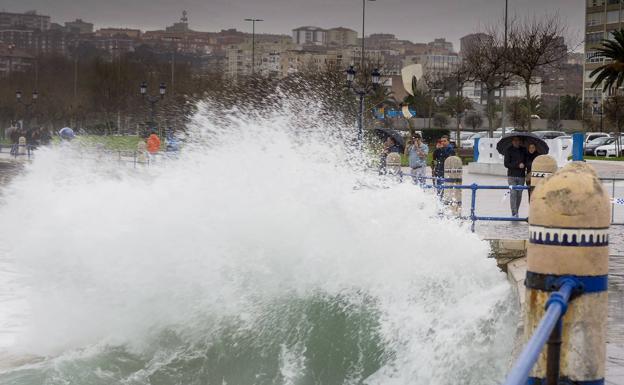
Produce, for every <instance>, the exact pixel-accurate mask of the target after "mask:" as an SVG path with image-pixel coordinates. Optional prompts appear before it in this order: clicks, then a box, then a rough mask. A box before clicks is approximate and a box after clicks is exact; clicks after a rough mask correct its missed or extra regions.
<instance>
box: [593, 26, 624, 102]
mask: <svg viewBox="0 0 624 385" xmlns="http://www.w3.org/2000/svg"><path fill="white" fill-rule="evenodd" d="M594 57H596V58H604V59H607V60H606V62H605V64H603V65H601V66H600V67H598V68H596V69H595V70H593V71H592V72H591V73H590V74H589V77H590V78H593V77H594V76H596V75H597V76H596V79H595V80H594V82H593V84H592V88H598V87H599V86H600V85H601V84H602V85H603V86H602V92H607V90H608V89H611V88H613V87H614V86H615V88H619V87H620V86H621V85H622V83H623V82H624V29H620V30H617V31H614V32H613V39H612V40H609V39H604V40H602V46H601V47H598V48H597V49H596V54H595V55H594Z"/></svg>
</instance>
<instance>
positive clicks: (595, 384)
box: [527, 377, 605, 385]
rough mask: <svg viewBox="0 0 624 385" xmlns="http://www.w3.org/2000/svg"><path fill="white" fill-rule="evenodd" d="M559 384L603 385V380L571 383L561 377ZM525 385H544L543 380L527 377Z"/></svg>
mask: <svg viewBox="0 0 624 385" xmlns="http://www.w3.org/2000/svg"><path fill="white" fill-rule="evenodd" d="M559 383H560V384H570V385H604V383H605V380H604V378H602V379H600V380H590V381H572V380H570V379H569V378H565V377H562V378H561V379H559ZM527 385H546V379H545V378H536V377H529V378H528V379H527Z"/></svg>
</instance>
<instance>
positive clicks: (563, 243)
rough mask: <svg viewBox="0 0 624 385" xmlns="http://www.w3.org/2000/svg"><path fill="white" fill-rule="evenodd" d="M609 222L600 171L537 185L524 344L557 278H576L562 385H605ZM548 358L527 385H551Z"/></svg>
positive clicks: (574, 170)
mask: <svg viewBox="0 0 624 385" xmlns="http://www.w3.org/2000/svg"><path fill="white" fill-rule="evenodd" d="M536 161H537V159H536ZM538 165H539V163H538ZM533 167H534V169H535V163H534V166H533ZM610 222H611V217H610V207H609V196H608V195H607V193H606V191H605V190H604V189H603V187H602V184H601V183H600V180H599V179H598V178H597V176H596V173H595V171H594V170H593V169H592V168H591V166H589V165H586V164H585V163H580V162H574V163H571V164H569V165H567V166H566V167H564V168H563V169H561V170H559V171H558V172H556V173H555V174H554V175H552V176H551V177H549V178H548V179H546V180H543V181H540V182H539V183H538V186H537V187H536V188H535V191H534V192H533V198H532V200H531V206H530V214H529V244H528V247H527V275H526V279H525V286H526V307H525V330H524V336H525V340H528V338H529V337H530V336H531V335H532V334H533V331H534V330H535V328H536V327H537V325H538V323H539V321H540V319H541V318H542V316H543V315H544V311H545V310H544V306H545V304H546V301H547V299H548V296H549V295H550V292H552V291H554V290H556V288H555V286H556V285H554V283H555V282H556V280H557V279H558V278H560V277H562V276H574V277H575V278H576V279H578V280H579V281H580V282H581V283H582V284H583V286H584V288H583V291H582V292H581V293H580V294H579V295H578V296H576V297H573V298H572V300H571V301H570V304H569V306H568V310H567V312H566V313H565V315H564V317H563V322H562V332H563V333H562V340H561V341H562V343H561V354H560V356H561V359H560V378H561V379H562V380H564V381H565V380H567V381H572V383H577V382H578V383H583V384H585V383H591V384H602V383H604V376H605V355H606V344H605V341H606V330H607V306H608V304H607V275H608V272H609V249H608V244H609V235H608V230H609V224H610ZM546 351H547V349H546V348H544V349H543V350H542V353H541V356H540V359H539V360H538V362H537V364H536V366H535V367H534V369H533V371H532V373H531V379H530V381H529V382H528V383H531V384H546V382H545V380H544V379H545V378H546V372H547V370H546V356H547V355H546Z"/></svg>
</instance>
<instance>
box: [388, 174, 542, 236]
mask: <svg viewBox="0 0 624 385" xmlns="http://www.w3.org/2000/svg"><path fill="white" fill-rule="evenodd" d="M404 176H408V177H412V178H416V179H418V180H419V181H424V180H433V181H438V182H442V183H441V184H437V185H426V184H421V185H420V186H421V187H422V188H425V189H439V190H444V189H451V190H452V189H455V190H457V189H461V190H471V191H472V194H471V196H470V198H471V199H470V216H469V217H467V218H465V217H464V218H463V219H469V220H470V221H471V222H472V226H471V230H472V232H474V231H475V225H476V222H477V221H498V222H527V221H528V220H529V219H528V218H526V217H495V216H478V215H477V213H476V210H477V208H476V205H477V190H519V191H523V190H529V189H530V188H531V186H523V185H511V186H490V185H478V184H476V183H473V184H471V185H448V184H444V182H456V181H457V179H453V178H440V177H423V176H419V175H413V174H403V173H399V177H400V178H401V181H402V180H403V177H404Z"/></svg>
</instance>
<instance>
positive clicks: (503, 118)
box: [501, 0, 509, 135]
mask: <svg viewBox="0 0 624 385" xmlns="http://www.w3.org/2000/svg"><path fill="white" fill-rule="evenodd" d="M508 15H509V0H505V37H504V49H505V56H507V45H508V43H507V29H508V24H509V22H508ZM506 59H507V58H505V62H504V64H503V75H504V76H506V75H507V61H506ZM505 82H506V80H505ZM502 107H503V110H502V113H501V126H502V130H503V135H505V132H506V130H507V129H506V126H507V84H503V106H502Z"/></svg>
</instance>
